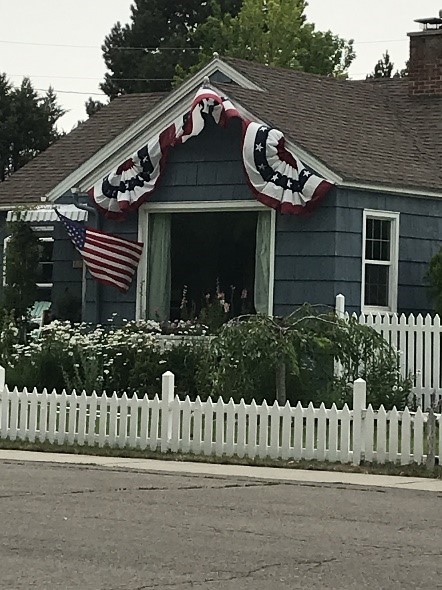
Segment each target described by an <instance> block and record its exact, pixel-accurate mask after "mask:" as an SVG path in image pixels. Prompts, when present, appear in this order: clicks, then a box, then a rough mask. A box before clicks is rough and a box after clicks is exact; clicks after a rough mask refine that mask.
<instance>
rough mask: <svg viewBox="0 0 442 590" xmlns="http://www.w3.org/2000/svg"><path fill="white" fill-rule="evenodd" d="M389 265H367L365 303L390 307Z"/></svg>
mask: <svg viewBox="0 0 442 590" xmlns="http://www.w3.org/2000/svg"><path fill="white" fill-rule="evenodd" d="M389 274H390V267H389V266H378V265H376V264H366V265H365V305H373V306H381V307H388V283H389Z"/></svg>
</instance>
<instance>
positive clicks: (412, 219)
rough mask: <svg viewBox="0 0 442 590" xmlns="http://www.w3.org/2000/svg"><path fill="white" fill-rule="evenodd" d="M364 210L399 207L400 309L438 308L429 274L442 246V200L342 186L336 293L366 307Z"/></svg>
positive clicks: (338, 203)
mask: <svg viewBox="0 0 442 590" xmlns="http://www.w3.org/2000/svg"><path fill="white" fill-rule="evenodd" d="M364 209H378V210H381V211H393V212H399V213H400V218H399V281H398V311H399V312H401V313H402V312H403V313H407V314H408V313H427V312H431V311H432V303H431V300H430V298H429V294H428V284H427V282H426V280H425V273H426V271H427V268H428V262H429V260H430V259H431V257H432V256H433V255H434V254H435V253H436V252H437V251H438V250H439V248H440V247H441V245H442V203H441V202H440V201H439V200H437V199H429V198H418V197H410V196H406V195H404V196H401V195H389V194H379V193H375V192H363V191H357V190H344V189H340V190H339V191H338V193H337V201H336V246H337V250H336V251H337V253H339V254H340V256H337V257H336V282H335V291H336V293H338V292H341V293H343V294H344V295H345V296H346V300H347V309H348V310H349V311H360V301H361V273H362V216H363V210H364Z"/></svg>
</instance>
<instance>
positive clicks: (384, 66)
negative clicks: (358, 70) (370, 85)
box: [367, 49, 394, 80]
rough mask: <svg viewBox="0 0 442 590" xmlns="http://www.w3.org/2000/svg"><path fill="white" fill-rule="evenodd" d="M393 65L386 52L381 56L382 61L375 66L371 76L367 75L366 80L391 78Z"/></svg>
mask: <svg viewBox="0 0 442 590" xmlns="http://www.w3.org/2000/svg"><path fill="white" fill-rule="evenodd" d="M393 68H394V63H393V62H392V61H391V59H390V54H389V53H388V49H387V51H386V52H385V53H384V54H383V55H382V59H380V60H379V61H378V63H377V64H376V65H375V67H374V70H373V72H372V73H371V74H368V76H367V80H368V79H370V78H391V76H392V74H393Z"/></svg>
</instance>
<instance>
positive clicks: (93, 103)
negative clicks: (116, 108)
mask: <svg viewBox="0 0 442 590" xmlns="http://www.w3.org/2000/svg"><path fill="white" fill-rule="evenodd" d="M104 106H106V105H105V103H104V102H101V101H99V100H94V99H93V98H92V97H91V96H90V97H89V98H88V99H87V101H86V102H85V103H84V108H85V109H86V114H87V116H88V117H92V115H95V113H98V111H99V110H100V109H102V108H103V107H104Z"/></svg>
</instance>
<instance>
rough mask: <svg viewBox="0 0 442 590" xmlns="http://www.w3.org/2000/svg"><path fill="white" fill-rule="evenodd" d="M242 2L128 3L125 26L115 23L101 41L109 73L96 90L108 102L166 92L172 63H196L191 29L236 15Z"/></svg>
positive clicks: (138, 0)
mask: <svg viewBox="0 0 442 590" xmlns="http://www.w3.org/2000/svg"><path fill="white" fill-rule="evenodd" d="M241 4H242V0H216V1H212V2H210V1H203V2H201V0H134V3H133V5H132V7H131V12H132V14H131V22H130V24H128V25H125V26H122V25H121V23H119V22H117V23H116V24H115V25H114V27H113V28H112V30H111V32H110V33H109V35H107V37H106V38H105V41H104V44H103V47H102V49H103V57H104V61H105V63H106V66H107V68H108V69H109V71H110V73H106V74H105V80H104V82H103V83H102V84H101V85H100V86H101V89H102V90H103V92H104V93H105V94H107V95H108V96H109V97H110V98H111V99H112V98H115V97H116V96H118V95H120V94H125V93H130V92H155V91H164V90H169V89H170V88H171V86H172V80H173V78H174V75H175V68H176V66H177V65H179V66H181V67H182V68H183V69H185V70H187V69H189V68H190V67H191V66H192V65H194V64H195V63H197V62H198V60H199V56H198V54H199V45H198V44H197V42H196V41H195V39H194V37H193V33H194V32H195V30H196V29H197V28H198V27H199V26H200V25H201V24H202V23H204V22H205V21H206V20H207V18H208V17H209V16H210V15H212V14H214V12H218V11H219V13H220V14H221V15H225V14H233V15H235V14H237V13H238V10H239V8H240V7H241Z"/></svg>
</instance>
